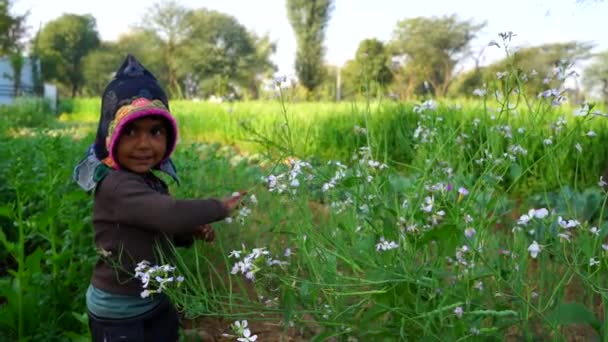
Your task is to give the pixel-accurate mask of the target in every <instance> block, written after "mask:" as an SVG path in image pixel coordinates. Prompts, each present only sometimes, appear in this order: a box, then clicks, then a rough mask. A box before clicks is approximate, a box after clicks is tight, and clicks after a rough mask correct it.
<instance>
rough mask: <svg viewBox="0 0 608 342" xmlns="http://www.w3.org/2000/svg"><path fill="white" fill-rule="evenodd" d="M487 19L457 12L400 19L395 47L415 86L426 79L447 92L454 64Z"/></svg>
mask: <svg viewBox="0 0 608 342" xmlns="http://www.w3.org/2000/svg"><path fill="white" fill-rule="evenodd" d="M484 26H485V23H482V24H475V23H473V22H472V20H465V21H462V20H460V19H458V17H457V16H456V15H451V16H444V17H441V18H437V17H431V18H425V17H418V18H413V19H405V20H402V21H400V22H398V23H397V28H396V29H395V32H394V37H393V41H392V44H391V46H392V50H393V52H394V54H395V55H396V56H399V57H401V58H402V60H403V61H405V69H406V70H404V71H405V74H407V75H408V77H407V79H408V82H409V83H410V85H409V86H408V88H410V89H413V88H415V87H417V86H418V85H419V84H421V83H424V82H425V81H426V82H428V83H429V85H430V88H431V90H432V91H433V92H434V94H435V96H437V97H441V96H443V95H444V94H446V92H447V90H448V88H449V86H450V84H451V83H452V81H453V76H454V68H455V67H456V65H457V64H458V63H459V62H461V61H462V60H463V59H464V57H466V56H467V55H468V53H469V49H470V42H471V41H472V40H473V38H475V36H476V35H477V33H478V32H479V30H481V29H482V28H483V27H484Z"/></svg>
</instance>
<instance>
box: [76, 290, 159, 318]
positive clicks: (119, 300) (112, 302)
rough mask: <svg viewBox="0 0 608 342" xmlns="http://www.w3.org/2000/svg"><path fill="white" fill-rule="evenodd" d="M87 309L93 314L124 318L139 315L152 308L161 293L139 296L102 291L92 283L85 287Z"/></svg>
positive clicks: (156, 303)
mask: <svg viewBox="0 0 608 342" xmlns="http://www.w3.org/2000/svg"><path fill="white" fill-rule="evenodd" d="M86 297H87V309H89V311H91V313H93V314H94V315H95V316H99V317H103V318H113V319H124V318H130V317H134V316H138V315H141V314H143V313H145V312H148V311H150V310H152V309H154V308H155V307H156V306H157V305H158V304H160V303H161V301H162V295H160V296H152V297H148V298H141V297H135V296H125V295H118V294H113V293H109V292H105V291H102V290H100V289H98V288H96V287H95V286H93V285H89V288H88V289H87V295H86Z"/></svg>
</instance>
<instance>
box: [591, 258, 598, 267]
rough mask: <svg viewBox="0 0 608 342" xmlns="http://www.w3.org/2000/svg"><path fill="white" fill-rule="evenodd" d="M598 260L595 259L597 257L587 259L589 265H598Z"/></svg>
mask: <svg viewBox="0 0 608 342" xmlns="http://www.w3.org/2000/svg"><path fill="white" fill-rule="evenodd" d="M599 264H600V261H599V260H597V258H591V259H589V266H595V265H599Z"/></svg>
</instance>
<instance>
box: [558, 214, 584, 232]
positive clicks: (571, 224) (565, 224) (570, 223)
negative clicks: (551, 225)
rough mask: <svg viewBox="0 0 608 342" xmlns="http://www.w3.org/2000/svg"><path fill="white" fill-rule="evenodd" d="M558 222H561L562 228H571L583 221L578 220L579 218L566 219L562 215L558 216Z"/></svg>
mask: <svg viewBox="0 0 608 342" xmlns="http://www.w3.org/2000/svg"><path fill="white" fill-rule="evenodd" d="M557 224H559V225H560V226H561V227H562V228H564V229H569V228H574V227H576V226H578V225H580V224H581V223H580V222H578V221H577V220H568V221H566V220H564V219H563V218H562V217H561V216H558V217H557Z"/></svg>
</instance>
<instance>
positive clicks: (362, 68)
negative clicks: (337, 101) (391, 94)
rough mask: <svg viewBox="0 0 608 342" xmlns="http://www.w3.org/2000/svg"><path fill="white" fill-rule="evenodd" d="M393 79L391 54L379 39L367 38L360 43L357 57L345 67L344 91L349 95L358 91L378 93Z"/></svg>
mask: <svg viewBox="0 0 608 342" xmlns="http://www.w3.org/2000/svg"><path fill="white" fill-rule="evenodd" d="M392 79H393V73H392V71H391V68H390V55H389V53H388V51H387V50H386V48H385V46H384V43H382V42H381V41H379V40H378V39H365V40H362V41H361V42H360V43H359V47H358V48H357V52H356V53H355V59H354V60H353V61H349V62H347V63H346V64H345V66H344V69H343V80H344V82H343V83H344V86H343V88H344V93H345V95H346V96H347V97H348V96H349V95H354V94H357V93H364V94H367V93H369V94H374V95H375V94H377V93H378V92H380V91H383V89H384V88H386V87H387V86H388V84H389V83H390V82H391V81H392Z"/></svg>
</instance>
